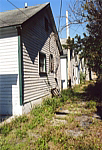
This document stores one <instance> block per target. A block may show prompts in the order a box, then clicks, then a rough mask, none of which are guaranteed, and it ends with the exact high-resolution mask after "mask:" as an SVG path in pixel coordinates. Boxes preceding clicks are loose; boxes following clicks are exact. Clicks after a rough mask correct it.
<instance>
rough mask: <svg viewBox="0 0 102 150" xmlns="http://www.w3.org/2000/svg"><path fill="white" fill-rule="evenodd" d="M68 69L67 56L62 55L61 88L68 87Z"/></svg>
mask: <svg viewBox="0 0 102 150" xmlns="http://www.w3.org/2000/svg"><path fill="white" fill-rule="evenodd" d="M67 80H68V70H67V58H66V57H61V88H62V89H67Z"/></svg>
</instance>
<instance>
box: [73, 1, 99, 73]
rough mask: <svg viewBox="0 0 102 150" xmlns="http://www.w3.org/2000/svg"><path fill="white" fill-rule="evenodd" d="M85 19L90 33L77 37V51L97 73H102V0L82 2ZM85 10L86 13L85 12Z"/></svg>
mask: <svg viewBox="0 0 102 150" xmlns="http://www.w3.org/2000/svg"><path fill="white" fill-rule="evenodd" d="M81 6H82V8H83V17H84V18H86V19H84V21H88V24H87V26H86V27H87V31H88V35H86V34H85V33H84V38H82V39H81V37H80V36H78V35H76V37H75V41H76V43H75V46H74V47H75V49H76V53H78V52H79V51H81V54H80V57H82V58H83V57H84V58H85V59H86V60H87V65H88V67H89V68H91V69H92V70H93V71H95V72H96V73H97V74H99V75H100V74H101V73H102V2H101V0H84V2H82V5H81ZM84 12H85V13H84Z"/></svg>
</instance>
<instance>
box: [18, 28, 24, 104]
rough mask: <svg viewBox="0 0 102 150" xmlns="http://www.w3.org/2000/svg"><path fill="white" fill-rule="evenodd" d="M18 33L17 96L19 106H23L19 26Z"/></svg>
mask: <svg viewBox="0 0 102 150" xmlns="http://www.w3.org/2000/svg"><path fill="white" fill-rule="evenodd" d="M17 31H18V69H19V93H20V94H19V96H20V106H22V104H23V86H22V85H23V84H22V83H23V82H22V79H23V78H22V72H23V71H22V66H23V64H22V62H23V61H22V60H23V58H22V43H21V26H20V27H17Z"/></svg>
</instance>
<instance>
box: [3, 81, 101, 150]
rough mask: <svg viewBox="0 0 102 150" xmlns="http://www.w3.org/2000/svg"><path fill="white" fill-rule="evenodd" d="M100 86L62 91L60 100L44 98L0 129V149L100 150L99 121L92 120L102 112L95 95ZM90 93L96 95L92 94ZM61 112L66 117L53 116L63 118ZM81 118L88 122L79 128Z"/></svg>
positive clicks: (87, 84) (96, 84)
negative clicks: (64, 111) (29, 110)
mask: <svg viewBox="0 0 102 150" xmlns="http://www.w3.org/2000/svg"><path fill="white" fill-rule="evenodd" d="M100 83H102V82H101V81H99V82H97V83H93V82H91V83H88V82H86V84H81V85H78V86H75V87H74V88H73V89H71V88H70V89H67V90H63V91H62V94H61V95H62V96H61V97H60V98H59V97H54V98H47V99H45V100H44V102H43V104H42V105H40V106H36V107H35V108H34V109H33V110H32V111H31V112H30V114H28V115H23V116H20V117H18V118H15V119H14V120H12V122H11V123H9V124H4V125H3V126H0V149H1V150H7V149H10V150H18V149H21V150H22V149H24V150H26V149H27V150H30V149H36V150H49V149H59V150H60V149H61V150H67V149H71V150H89V149H92V150H98V149H101V147H102V138H101V135H102V121H101V118H100V119H97V118H93V116H94V114H95V113H97V114H99V110H100V108H101V109H102V101H101V100H100V97H101V93H98V94H99V95H97V89H98V90H99V88H100V86H98V85H100ZM89 89H90V91H89ZM93 89H95V91H96V94H95V91H94V93H93V92H92V91H93ZM63 110H67V112H68V113H65V114H64V115H62V116H63V118H60V115H57V114H56V112H59V113H62V114H63ZM84 116H85V117H88V120H87V122H85V121H84V122H82V124H81V122H80V121H78V119H80V118H82V119H83V118H84ZM100 117H101V115H100ZM83 123H84V124H83ZM82 125H83V126H82ZM84 125H85V126H84ZM76 132H78V133H80V134H79V136H72V134H71V133H74V134H75V135H76Z"/></svg>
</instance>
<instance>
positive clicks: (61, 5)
mask: <svg viewBox="0 0 102 150" xmlns="http://www.w3.org/2000/svg"><path fill="white" fill-rule="evenodd" d="M61 12H62V0H61V1H60V16H59V24H58V33H59V30H60V19H61Z"/></svg>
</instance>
